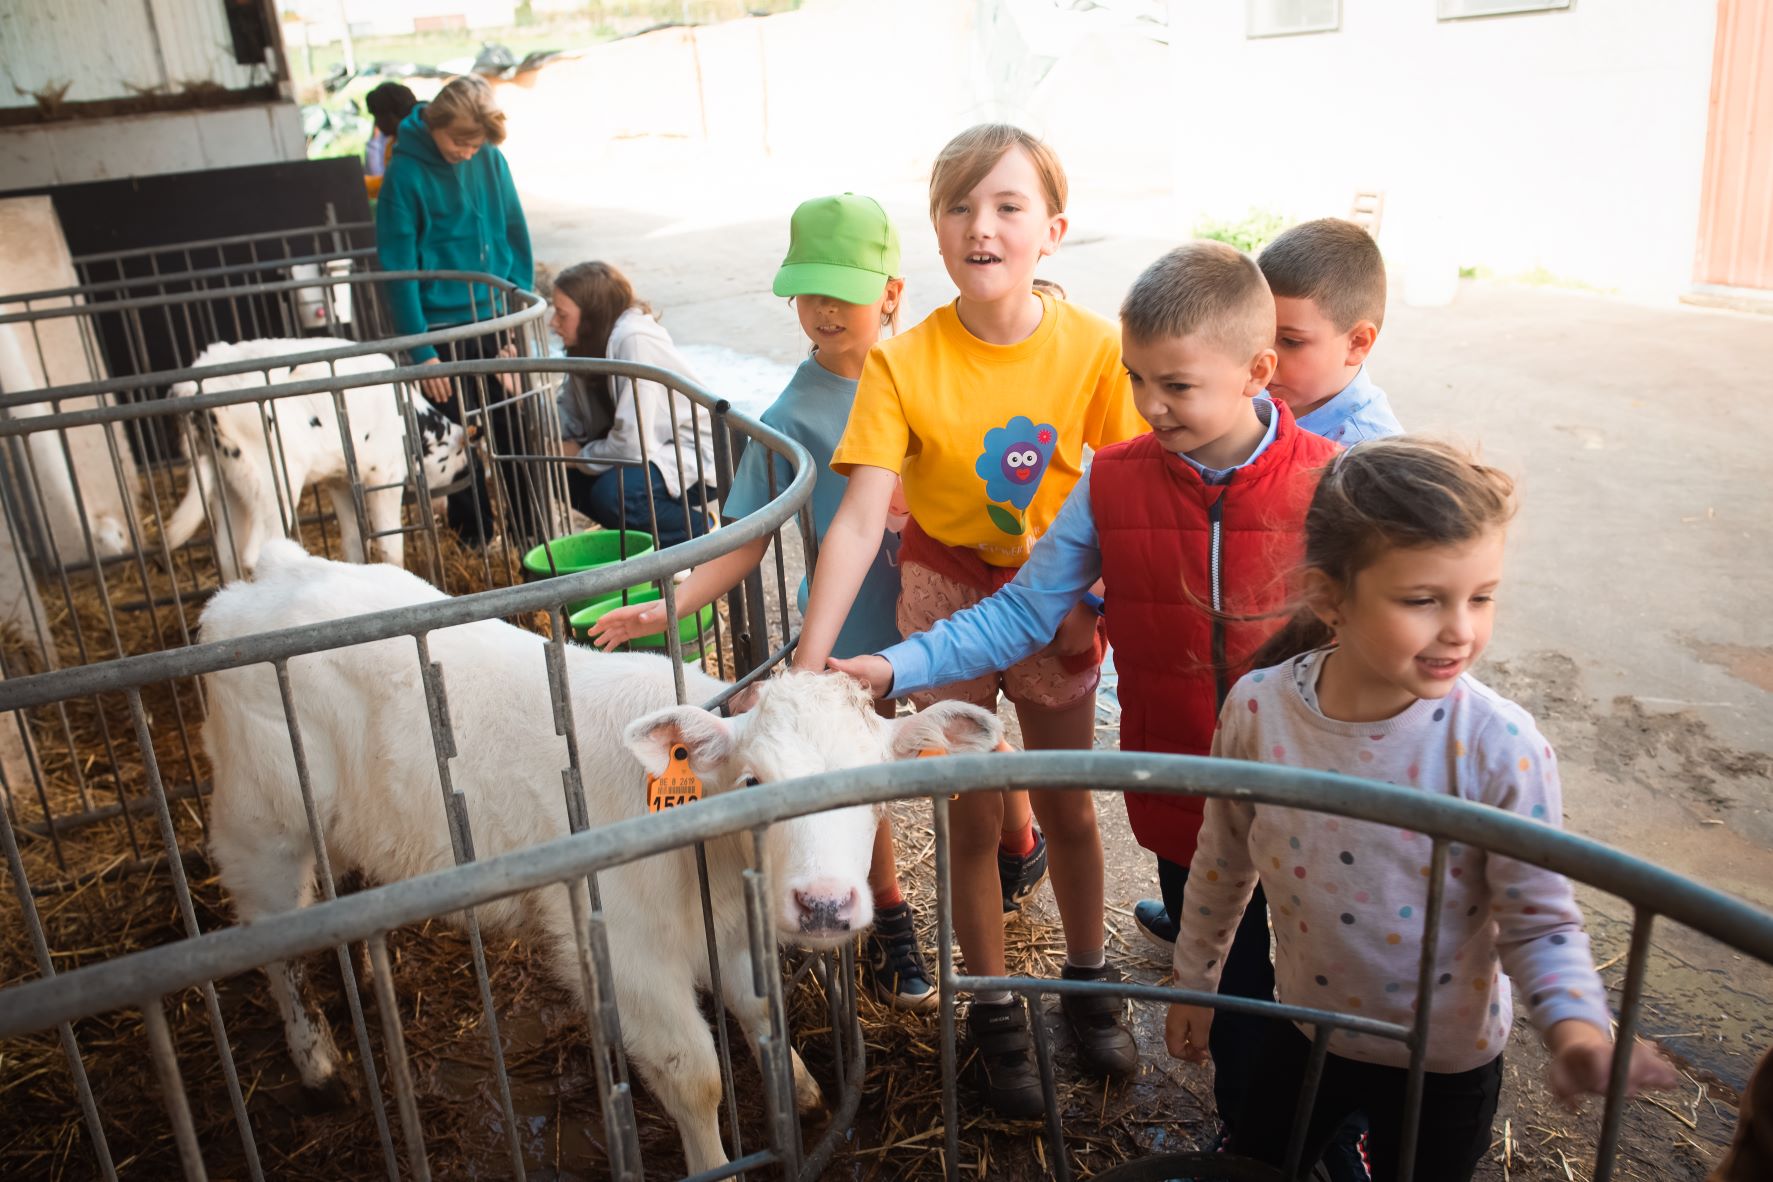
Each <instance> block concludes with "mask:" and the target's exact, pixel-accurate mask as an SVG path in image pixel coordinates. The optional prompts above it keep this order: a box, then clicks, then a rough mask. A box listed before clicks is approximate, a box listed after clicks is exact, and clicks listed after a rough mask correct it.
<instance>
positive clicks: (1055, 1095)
mask: <svg viewBox="0 0 1773 1182" xmlns="http://www.w3.org/2000/svg"><path fill="white" fill-rule="evenodd" d="M1022 1003H1023V1005H1024V1006H1026V1007H1027V1010H1028V1025H1029V1029H1031V1030H1032V1031H1033V1032H1034V1061H1035V1064H1036V1065H1037V1066H1038V1067H1039V1069H1040V1096H1041V1102H1042V1103H1043V1104H1044V1105H1045V1106H1046V1110H1047V1121H1046V1125H1047V1128H1046V1134H1047V1159H1048V1160H1047V1168H1048V1169H1049V1170H1051V1171H1052V1173H1053V1178H1054V1179H1055V1182H1071V1161H1070V1158H1069V1157H1068V1156H1067V1155H1066V1153H1065V1124H1064V1117H1063V1114H1062V1113H1061V1112H1060V1111H1059V1088H1058V1085H1057V1084H1056V1083H1055V1082H1054V1080H1053V1051H1052V1047H1051V1046H1050V1045H1049V1042H1050V1040H1049V1039H1048V1037H1047V1020H1046V1014H1044V1013H1043V1012H1042V1010H1041V1004H1040V994H1038V993H1034V994H1029V995H1028V996H1026V997H1024V998H1023V999H1022Z"/></svg>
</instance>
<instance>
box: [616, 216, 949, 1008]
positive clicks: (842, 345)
mask: <svg viewBox="0 0 1773 1182" xmlns="http://www.w3.org/2000/svg"><path fill="white" fill-rule="evenodd" d="M904 287H905V281H904V280H903V279H901V278H900V277H899V235H898V233H897V232H896V231H894V229H893V224H892V222H891V220H889V219H888V217H887V215H886V211H885V210H884V209H882V208H881V207H880V203H879V202H877V201H875V200H874V199H873V198H871V197H862V196H858V195H856V194H854V193H844V194H840V195H838V196H834V197H816V198H814V199H813V200H811V201H806V202H802V203H801V205H800V207H799V208H798V209H796V210H795V211H794V217H793V220H792V222H791V223H790V228H789V243H788V254H787V257H786V258H784V259H783V261H782V267H781V269H780V270H779V271H778V272H777V273H776V281H775V284H774V291H775V293H776V294H777V295H779V296H788V297H791V298H792V299H793V301H794V310H795V312H796V313H797V314H798V315H799V317H800V327H801V331H802V332H804V333H806V336H807V339H808V340H810V341H811V342H812V346H813V347H812V354H811V356H809V357H808V358H807V359H806V360H805V361H802V362H801V363H800V368H799V369H797V370H796V371H795V372H794V377H793V378H792V379H791V380H790V381H789V382H788V385H787V387H786V388H785V389H784V390H783V391H782V393H781V396H780V397H778V398H777V399H776V401H775V402H774V403H773V404H771V406H770V408H769V409H768V410H766V411H764V412H763V421H764V422H765V423H768V424H769V425H770V426H772V427H774V428H775V429H776V430H778V431H780V432H782V433H783V434H785V435H788V436H790V437H791V438H793V439H795V440H796V441H798V442H799V443H800V444H801V445H802V446H804V447H805V448H806V449H807V451H809V452H811V453H812V457H813V465H814V469H815V471H817V472H818V473H819V478H818V482H817V483H816V484H815V485H814V486H813V501H812V510H813V522H814V528H815V529H816V530H817V531H818V535H819V537H820V538H823V537H824V534H825V530H826V527H828V526H829V525H830V524H831V518H832V517H833V516H834V515H835V514H836V512H837V506H838V504H839V503H840V502H841V501H842V500H843V491H844V486H845V484H846V483H847V481H845V479H844V478H843V477H842V476H839V475H837V474H836V473H834V472H832V471H831V468H830V464H831V454H832V452H833V451H834V450H835V449H836V447H837V441H838V439H839V438H840V437H841V436H842V435H843V429H844V424H845V423H847V422H848V421H849V416H850V404H851V403H852V402H854V401H855V397H856V382H857V379H859V378H860V377H861V376H862V363H863V361H864V360H866V358H867V357H868V351H869V350H870V349H872V348H873V347H874V344H875V342H876V341H878V340H879V339H880V336H881V332H882V331H883V330H884V329H887V328H889V327H896V325H897V321H898V314H899V306H900V301H901V299H902V298H903V294H904ZM769 459H770V456H769V453H768V451H767V450H765V449H764V448H761V447H751V448H747V449H746V451H745V455H744V457H743V459H741V460H740V462H739V470H738V472H737V473H736V474H735V475H734V477H733V487H732V492H731V493H730V494H729V495H728V496H727V499H726V502H725V504H724V506H723V507H722V513H723V514H724V515H725V516H726V517H728V518H739V517H744V516H745V515H746V514H748V513H753V512H755V511H757V510H758V509H761V508H762V507H763V506H764V505H766V504H767V503H768V502H769V501H770V499H771V495H772V494H771V489H772V487H773V488H774V489H777V490H780V489H783V488H786V487H787V486H788V482H789V480H790V479H791V478H792V476H793V473H792V471H791V470H790V469H789V467H788V463H787V461H786V460H785V459H782V458H781V457H776V461H775V464H776V471H775V476H774V481H773V483H772V480H771V475H770V472H769V468H768V466H767V465H768V463H769ZM768 545H769V540H768V539H767V538H761V539H759V540H758V541H756V542H753V543H752V544H751V545H749V546H744V547H741V548H740V549H738V550H735V551H733V552H732V553H730V554H726V555H723V556H721V557H720V558H717V559H715V560H714V561H712V562H709V563H705V564H704V565H702V566H699V567H697V568H696V569H695V570H694V571H693V572H692V573H691V574H690V576H689V578H687V579H685V580H684V582H683V585H682V586H680V587H679V588H678V590H677V610H678V612H679V614H690V613H694V612H696V611H698V610H700V609H701V608H702V607H703V606H704V605H706V604H709V603H712V602H714V601H715V600H716V599H718V598H720V597H721V596H722V595H725V594H726V593H727V592H728V591H731V590H732V589H733V588H734V587H736V586H737V585H738V584H739V582H740V581H741V580H742V579H744V577H745V576H746V575H748V574H750V573H751V572H752V571H753V570H755V569H757V566H758V564H759V563H760V562H762V561H763V557H764V551H765V550H766V549H767V547H768ZM897 551H898V539H897V537H895V536H894V535H892V534H890V533H889V534H886V535H885V536H884V537H883V538H882V541H881V546H880V552H879V553H878V554H877V555H875V557H874V561H873V562H872V563H871V564H870V565H869V567H868V573H867V575H866V576H865V577H864V579H863V581H862V587H861V590H860V591H859V592H858V593H857V595H856V602H855V606H854V607H853V608H852V609H851V610H850V612H849V616H848V618H847V619H846V621H845V622H844V625H843V628H842V630H841V631H840V632H839V634H838V638H837V642H836V646H835V650H834V651H836V652H837V653H838V654H839V655H841V656H852V655H859V654H862V653H871V652H874V651H876V650H877V649H878V648H880V647H882V646H883V645H888V644H892V643H895V642H896V641H897V640H898V639H899V629H898V626H897V624H896V623H895V620H894V610H895V606H896V604H897V603H898V598H899V573H898V570H897V568H896V567H895V566H894V564H893V556H894V555H895V554H896V553H897ZM799 598H800V607H801V610H802V611H804V610H805V609H806V600H807V584H806V581H805V580H804V579H803V580H802V581H801V584H800V596H799ZM664 628H665V612H664V609H663V606H662V605H660V604H657V603H651V604H634V605H632V606H629V607H624V608H618V609H616V610H615V611H612V612H610V613H609V614H608V615H606V616H604V617H603V619H601V620H599V621H598V622H597V624H596V625H595V626H594V627H593V628H592V629H591V636H592V639H593V640H595V641H596V642H597V644H598V645H599V646H600V647H602V648H605V649H609V648H613V647H614V646H616V645H618V644H621V643H623V642H625V641H629V640H632V639H634V638H635V637H638V636H650V635H653V634H654V633H657V632H662V631H663V630H664ZM880 709H881V713H882V714H884V715H886V716H887V717H891V716H892V704H891V703H890V702H888V703H881V704H880ZM869 885H870V887H871V888H872V890H873V893H874V906H875V921H874V930H873V932H872V933H871V934H870V936H869V947H868V956H867V958H866V965H865V970H864V971H865V972H866V973H867V976H868V984H869V986H870V988H871V991H872V992H873V993H874V995H875V996H876V997H877V998H879V999H880V1000H881V1001H882V1002H883V1003H885V1004H888V1005H893V1006H898V1007H900V1008H903V1009H914V1010H927V1009H930V1008H932V1007H934V1006H935V1004H936V1000H937V999H936V988H935V984H934V983H933V981H932V980H931V979H930V975H929V971H928V969H927V968H926V967H925V965H924V960H923V953H922V952H921V950H920V949H919V948H918V945H917V933H916V929H915V922H914V920H915V917H914V916H913V915H912V913H911V907H910V905H909V904H908V903H907V902H906V901H905V898H904V896H903V894H902V893H901V892H900V889H899V877H898V868H897V865H896V863H895V860H894V853H893V833H892V825H891V823H890V821H889V820H888V819H887V818H886V817H885V816H884V815H883V816H882V817H881V822H880V829H879V832H878V834H877V836H876V838H875V844H874V869H873V872H872V874H871V875H870V882H869Z"/></svg>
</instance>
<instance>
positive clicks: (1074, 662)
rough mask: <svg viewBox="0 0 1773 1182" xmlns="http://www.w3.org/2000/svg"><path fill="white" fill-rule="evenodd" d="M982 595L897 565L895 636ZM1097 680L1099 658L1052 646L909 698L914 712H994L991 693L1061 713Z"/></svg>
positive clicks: (913, 566)
mask: <svg viewBox="0 0 1773 1182" xmlns="http://www.w3.org/2000/svg"><path fill="white" fill-rule="evenodd" d="M984 598H985V596H984V595H983V594H981V593H980V592H979V591H977V590H975V589H974V588H972V587H969V586H967V585H966V584H965V583H962V582H960V581H959V580H956V579H950V578H948V577H946V576H944V575H942V574H939V573H937V572H936V571H933V570H931V569H930V568H929V567H927V566H924V565H922V564H921V563H916V562H905V561H901V562H900V564H899V610H898V622H899V634H900V635H901V636H906V637H909V636H911V635H913V634H915V633H918V632H925V631H928V630H929V629H930V628H931V627H933V626H934V625H935V624H936V623H937V622H938V621H940V620H945V619H947V618H948V617H949V616H952V615H953V614H954V613H955V612H958V611H960V610H961V609H962V608H966V607H971V606H972V605H973V604H975V603H978V602H979V601H980V600H982V599H984ZM1101 680H1102V666H1101V658H1100V655H1099V653H1098V655H1097V656H1096V658H1095V660H1091V659H1090V658H1089V655H1088V654H1079V655H1077V656H1072V657H1064V656H1061V655H1060V654H1059V653H1057V652H1055V651H1054V649H1053V646H1052V645H1050V644H1049V645H1048V646H1047V647H1046V648H1043V649H1041V650H1040V651H1039V652H1038V653H1035V654H1034V655H1033V656H1032V657H1028V658H1025V659H1024V660H1022V661H1019V662H1017V663H1016V664H1014V665H1011V666H1010V667H1009V668H1008V669H1005V670H1004V671H1003V672H1001V673H987V674H985V675H984V676H982V677H974V678H972V679H970V680H968V681H954V682H950V683H949V684H947V685H943V686H937V687H936V688H935V689H930V690H924V691H923V692H922V693H916V694H910V695H908V697H909V698H910V700H911V704H912V705H914V706H916V707H917V708H918V709H919V710H922V709H924V708H925V707H926V706H929V705H930V704H931V703H933V702H971V703H972V704H973V705H975V706H983V707H984V708H985V709H987V710H995V709H996V708H997V691H998V690H999V689H1000V688H1001V689H1002V690H1003V692H1004V696H1005V697H1007V698H1009V700H1010V701H1012V702H1014V703H1016V704H1018V705H1026V706H1039V707H1043V708H1045V709H1048V710H1062V709H1065V708H1066V707H1068V706H1075V705H1077V704H1078V703H1079V702H1081V701H1083V700H1084V699H1085V698H1087V697H1089V696H1090V695H1091V694H1093V693H1095V692H1096V684H1097V683H1098V682H1099V681H1101Z"/></svg>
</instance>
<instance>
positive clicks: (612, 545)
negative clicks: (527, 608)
mask: <svg viewBox="0 0 1773 1182" xmlns="http://www.w3.org/2000/svg"><path fill="white" fill-rule="evenodd" d="M652 552H653V538H652V535H651V534H643V533H641V532H639V531H638V530H632V529H629V530H620V529H594V530H588V531H586V532H585V533H582V534H568V535H567V536H566V537H564V538H555V539H554V540H553V541H550V542H548V543H546V544H545V545H541V546H537V547H536V548H535V549H533V550H531V551H530V552H529V553H528V554H525V555H524V556H523V580H524V582H526V583H530V582H534V581H536V580H537V579H549V578H553V577H554V576H555V575H571V574H578V573H579V572H580V571H587V570H596V569H597V568H598V567H601V566H610V565H612V564H614V563H618V562H623V561H626V560H627V559H630V558H639V557H640V556H641V555H643V554H651V553H652ZM550 563H552V566H550ZM650 590H651V588H650V585H649V584H646V583H642V584H640V585H639V586H636V587H630V588H629V589H628V593H629V597H630V599H632V597H633V596H634V595H637V594H639V593H640V592H642V591H650ZM610 594H612V595H613V594H615V593H614V592H611V593H610ZM602 598H606V596H599V597H598V599H602ZM597 601H598V600H596V599H581V600H578V601H577V602H574V603H568V604H567V605H566V609H567V614H569V615H570V614H572V613H573V612H576V611H581V610H583V609H584V608H586V607H589V606H590V605H591V604H593V603H596V602H597Z"/></svg>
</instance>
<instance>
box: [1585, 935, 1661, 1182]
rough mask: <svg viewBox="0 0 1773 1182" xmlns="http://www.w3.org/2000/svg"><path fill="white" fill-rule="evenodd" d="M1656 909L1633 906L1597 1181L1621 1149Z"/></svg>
mask: <svg viewBox="0 0 1773 1182" xmlns="http://www.w3.org/2000/svg"><path fill="white" fill-rule="evenodd" d="M1655 922H1656V913H1655V912H1654V911H1651V910H1650V909H1649V908H1647V907H1645V906H1643V905H1642V904H1639V905H1638V906H1636V907H1634V908H1633V909H1632V920H1631V951H1630V953H1629V954H1628V955H1627V957H1626V960H1625V988H1624V992H1623V994H1622V995H1621V997H1620V1007H1619V1025H1618V1028H1617V1029H1616V1030H1614V1032H1613V1065H1612V1067H1611V1069H1610V1070H1609V1071H1608V1073H1607V1106H1606V1109H1605V1111H1603V1112H1602V1114H1601V1135H1600V1138H1599V1141H1598V1143H1597V1144H1596V1146H1595V1154H1594V1179H1595V1182H1608V1180H1609V1179H1611V1178H1612V1177H1613V1165H1614V1161H1613V1159H1614V1157H1615V1156H1616V1155H1617V1154H1618V1151H1619V1125H1620V1121H1621V1120H1622V1119H1623V1118H1624V1116H1625V1103H1626V1100H1627V1098H1628V1096H1627V1084H1628V1083H1629V1081H1630V1079H1631V1060H1632V1056H1633V1055H1634V1054H1635V1053H1636V1050H1637V1031H1638V1017H1639V1014H1640V1012H1641V1011H1642V1009H1643V1001H1644V970H1645V968H1646V967H1647V966H1648V965H1649V962H1650V929H1651V927H1652V926H1654V924H1655Z"/></svg>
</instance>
